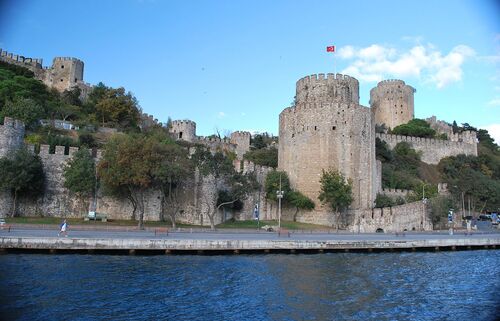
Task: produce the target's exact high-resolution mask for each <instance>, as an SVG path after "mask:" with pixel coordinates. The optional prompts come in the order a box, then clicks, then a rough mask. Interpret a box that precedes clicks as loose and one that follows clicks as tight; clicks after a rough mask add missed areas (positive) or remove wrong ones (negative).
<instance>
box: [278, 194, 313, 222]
mask: <svg viewBox="0 0 500 321" xmlns="http://www.w3.org/2000/svg"><path fill="white" fill-rule="evenodd" d="M285 202H286V203H288V204H290V205H292V206H294V207H295V213H294V214H293V221H294V222H295V221H297V214H298V213H299V210H301V209H304V210H312V209H313V208H314V207H315V204H314V202H313V201H312V200H311V199H310V198H309V197H307V196H305V195H304V194H302V193H301V192H298V191H294V190H292V191H290V192H288V194H286V195H285Z"/></svg>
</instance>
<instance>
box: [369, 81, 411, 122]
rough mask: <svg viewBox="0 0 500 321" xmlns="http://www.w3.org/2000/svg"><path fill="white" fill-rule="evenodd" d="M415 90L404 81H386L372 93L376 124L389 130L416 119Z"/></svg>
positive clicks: (371, 101) (371, 103)
mask: <svg viewBox="0 0 500 321" xmlns="http://www.w3.org/2000/svg"><path fill="white" fill-rule="evenodd" d="M414 93H415V89H414V88H413V87H411V86H408V85H406V84H405V82H404V81H402V80H394V79H391V80H384V81H381V82H379V83H378V84H377V87H375V88H373V89H372V90H371V91H370V106H371V108H372V112H373V114H374V116H375V123H376V124H379V125H381V124H385V125H386V126H387V127H389V128H394V127H396V126H399V125H402V124H406V123H407V122H409V121H410V120H412V119H413V117H414V98H413V95H414Z"/></svg>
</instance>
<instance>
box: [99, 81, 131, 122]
mask: <svg viewBox="0 0 500 321" xmlns="http://www.w3.org/2000/svg"><path fill="white" fill-rule="evenodd" d="M99 90H100V89H99ZM95 110H96V116H97V119H99V120H100V121H102V124H103V126H104V124H105V123H112V124H114V125H116V126H118V127H120V128H124V129H127V128H135V127H137V124H138V122H139V118H140V108H139V103H138V102H137V99H136V98H135V97H134V96H133V95H132V94H131V93H130V92H128V93H125V89H124V88H118V89H113V88H108V89H107V90H106V92H105V93H104V95H103V97H102V98H101V99H100V100H99V101H98V102H97V104H96V105H95Z"/></svg>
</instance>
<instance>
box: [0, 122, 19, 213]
mask: <svg viewBox="0 0 500 321" xmlns="http://www.w3.org/2000/svg"><path fill="white" fill-rule="evenodd" d="M23 138H24V123H23V122H22V121H19V120H15V119H12V118H10V117H5V119H4V123H3V125H0V158H1V157H6V156H9V155H11V154H12V153H13V152H15V151H16V150H18V149H19V148H21V147H22V146H23ZM11 206H12V197H11V195H10V192H9V191H2V190H0V217H5V216H7V215H8V213H9V212H10V209H11Z"/></svg>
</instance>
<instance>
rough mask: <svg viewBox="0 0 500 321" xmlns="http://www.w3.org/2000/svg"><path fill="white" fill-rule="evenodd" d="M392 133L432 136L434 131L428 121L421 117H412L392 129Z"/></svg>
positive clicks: (434, 133)
mask: <svg viewBox="0 0 500 321" xmlns="http://www.w3.org/2000/svg"><path fill="white" fill-rule="evenodd" d="M392 134H394V135H404V136H415V137H427V138H433V137H434V136H435V135H436V131H435V130H434V129H432V128H430V125H429V123H428V122H426V121H425V120H423V119H417V118H415V119H412V120H410V121H409V122H408V123H407V124H403V125H399V126H397V127H395V128H394V129H393V130H392Z"/></svg>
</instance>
